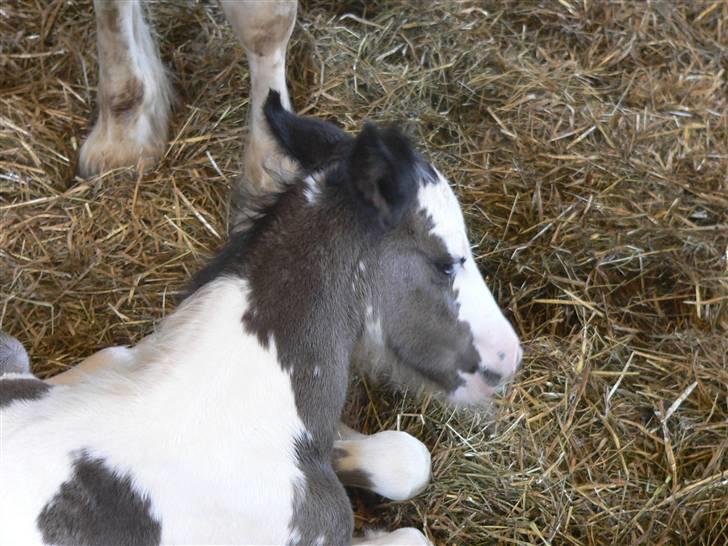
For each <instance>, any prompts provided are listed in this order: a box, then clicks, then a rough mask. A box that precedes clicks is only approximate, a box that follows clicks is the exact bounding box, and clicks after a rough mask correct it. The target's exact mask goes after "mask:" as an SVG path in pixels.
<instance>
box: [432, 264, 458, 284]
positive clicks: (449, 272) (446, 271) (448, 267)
mask: <svg viewBox="0 0 728 546" xmlns="http://www.w3.org/2000/svg"><path fill="white" fill-rule="evenodd" d="M460 263H461V262H460V260H446V261H442V262H437V263H436V264H435V266H436V267H437V270H438V271H439V272H440V273H442V274H443V275H445V276H446V277H448V278H449V279H452V278H453V277H455V273H457V270H458V267H459V266H460Z"/></svg>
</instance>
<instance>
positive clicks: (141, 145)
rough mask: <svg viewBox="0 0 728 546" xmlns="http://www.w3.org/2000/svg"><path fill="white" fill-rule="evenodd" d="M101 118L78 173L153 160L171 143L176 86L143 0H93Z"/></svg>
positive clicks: (142, 165)
mask: <svg viewBox="0 0 728 546" xmlns="http://www.w3.org/2000/svg"><path fill="white" fill-rule="evenodd" d="M94 9H95V11H96V32H97V42H98V53H99V56H98V59H99V83H98V91H97V105H98V119H97V120H96V124H95V125H94V127H93V129H92V130H91V133H90V134H89V136H88V138H87V140H86V142H84V144H83V146H82V147H81V153H80V157H79V172H80V174H81V175H82V176H92V175H94V174H98V173H100V172H102V171H104V170H107V169H112V168H116V167H126V166H134V165H137V166H139V167H140V168H141V169H144V168H146V167H148V166H150V165H152V164H154V163H155V162H156V161H157V160H158V159H159V158H160V157H161V155H162V153H163V152H164V149H165V146H166V144H167V134H168V127H167V125H168V122H169V113H170V104H171V102H172V95H173V93H172V88H171V86H170V84H169V81H168V78H167V74H166V70H165V68H164V66H163V65H162V62H161V61H160V59H159V52H158V50H157V45H156V43H155V42H154V39H153V38H152V35H151V33H150V31H149V27H148V26H147V24H146V22H145V21H144V14H143V11H142V6H141V4H140V2H139V0H129V1H122V0H94Z"/></svg>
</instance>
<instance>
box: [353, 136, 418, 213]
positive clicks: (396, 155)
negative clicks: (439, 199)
mask: <svg viewBox="0 0 728 546" xmlns="http://www.w3.org/2000/svg"><path fill="white" fill-rule="evenodd" d="M415 165H416V155H415V152H414V150H413V149H412V145H411V144H410V142H409V141H408V140H407V138H406V137H405V136H404V135H403V134H402V133H400V132H399V131H397V130H396V129H393V128H387V129H379V128H377V127H376V126H375V125H373V124H371V123H367V124H366V125H364V129H362V131H361V133H359V135H358V136H357V137H356V139H354V144H353V146H352V148H351V153H350V156H349V158H348V165H347V166H348V173H347V174H348V175H349V184H350V185H351V190H352V191H353V193H354V196H355V198H356V199H357V200H358V201H359V203H360V205H362V206H363V207H364V208H365V211H366V212H367V216H369V217H371V218H372V219H373V220H374V221H375V223H377V224H379V225H380V226H382V227H388V228H391V227H394V226H396V225H397V224H398V223H399V221H400V220H401V218H402V215H403V213H404V211H405V210H407V209H408V208H409V206H410V205H411V204H412V203H413V202H414V200H415V196H416V193H417V179H416V176H415V171H416V167H415Z"/></svg>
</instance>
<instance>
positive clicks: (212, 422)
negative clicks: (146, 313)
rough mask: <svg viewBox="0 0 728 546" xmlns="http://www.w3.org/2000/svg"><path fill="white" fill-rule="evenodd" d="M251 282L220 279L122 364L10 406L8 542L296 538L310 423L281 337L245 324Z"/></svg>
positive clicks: (2, 478)
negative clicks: (292, 526)
mask: <svg viewBox="0 0 728 546" xmlns="http://www.w3.org/2000/svg"><path fill="white" fill-rule="evenodd" d="M246 293H247V292H246V287H245V283H244V281H242V280H240V279H229V278H226V279H221V280H219V281H215V282H213V283H211V284H210V285H208V286H206V287H205V288H204V289H202V290H201V291H200V292H199V293H197V294H195V295H194V296H193V297H192V298H191V299H190V300H189V301H188V302H187V303H186V304H184V305H183V306H182V307H181V308H180V309H179V310H178V311H177V312H175V313H174V314H173V315H171V316H170V317H168V318H167V319H166V320H165V321H164V322H163V323H162V325H161V327H160V330H159V331H158V332H157V333H156V334H153V335H152V336H149V337H148V338H146V339H145V340H143V341H142V342H141V343H140V344H139V345H138V346H137V347H136V348H135V349H134V354H135V358H136V361H135V363H134V364H133V365H131V366H129V367H128V368H127V369H126V370H125V371H124V373H123V375H122V374H120V373H118V372H113V371H112V372H102V373H99V374H97V375H94V376H93V378H89V379H88V380H87V381H85V382H83V383H81V384H78V385H74V386H55V387H53V388H52V389H50V390H49V391H48V392H47V393H45V395H44V396H42V397H41V398H38V399H35V400H25V401H23V400H19V401H15V402H13V403H11V404H10V405H8V406H7V407H6V408H4V409H3V428H4V430H3V444H4V445H3V455H2V463H1V464H0V483H2V484H3V494H2V496H0V543H1V544H17V543H28V542H35V543H37V542H41V541H43V542H47V543H48V542H50V543H89V542H90V540H89V538H90V537H96V538H95V541H96V542H98V539H99V536H101V537H104V538H106V539H108V541H109V542H111V543H114V542H115V543H119V542H123V543H131V542H139V543H150V542H159V540H161V541H163V542H165V543H175V542H180V541H185V542H199V543H211V542H215V543H226V542H230V541H234V540H235V537H241V536H244V537H246V538H249V540H250V541H252V542H253V543H276V544H283V543H285V542H286V541H287V539H288V534H289V530H288V529H289V522H290V521H291V518H292V509H293V496H294V491H295V486H296V482H297V481H298V480H300V479H301V473H300V471H299V470H298V468H297V466H296V463H295V459H294V456H293V452H294V442H295V440H296V438H297V437H299V436H300V435H301V434H302V433H303V425H302V424H301V421H300V419H298V416H297V413H296V407H295V402H294V398H293V392H292V390H291V383H290V377H289V376H288V374H287V373H285V372H284V371H283V370H282V369H281V367H280V365H279V364H278V362H277V360H276V355H275V347H274V346H273V345H269V347H268V348H264V347H263V346H262V345H261V344H260V343H258V342H257V341H256V340H255V338H254V337H251V336H243V335H242V329H241V328H240V317H241V316H242V314H243V313H244V311H245V309H246V306H247V302H246ZM201 325H205V328H201V327H200V326H201ZM233 364H234V365H233ZM246 501H247V502H246ZM112 512H113V514H112ZM109 516H112V517H109ZM100 530H101V531H102V533H101V534H99V531H100Z"/></svg>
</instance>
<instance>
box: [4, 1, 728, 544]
mask: <svg viewBox="0 0 728 546" xmlns="http://www.w3.org/2000/svg"><path fill="white" fill-rule="evenodd" d="M89 4H90V3H89V2H83V3H76V2H66V1H60V0H53V1H48V2H36V1H32V0H18V1H16V2H11V3H5V4H3V5H2V6H0V40H2V42H0V43H1V48H2V49H1V51H0V283H1V284H0V325H1V327H2V329H3V330H5V331H7V332H9V333H11V334H13V335H15V336H17V337H18V338H19V339H20V340H21V341H22V342H23V343H25V344H26V346H27V347H28V349H29V352H30V354H31V358H32V360H33V362H34V368H35V371H36V372H37V373H38V374H39V375H40V376H42V377H47V376H50V375H52V374H54V373H57V372H59V371H62V370H64V369H66V368H67V367H68V366H71V365H72V364H73V363H75V362H77V361H78V360H79V359H80V358H81V357H83V356H86V355H88V354H90V353H91V352H92V351H95V350H97V349H99V348H102V347H104V346H108V345H111V344H126V343H133V342H135V341H137V340H139V339H140V338H141V337H142V336H143V335H145V334H146V333H148V332H150V331H151V330H152V328H153V327H154V324H155V323H157V322H158V321H159V319H160V318H162V317H163V316H164V315H165V314H166V313H169V312H170V310H171V309H172V308H173V305H174V300H175V296H176V294H177V293H178V292H179V290H180V289H181V287H182V286H183V285H184V283H185V281H186V280H187V279H188V278H189V277H190V275H191V274H192V273H193V272H194V271H195V270H196V269H197V268H199V267H200V265H201V264H202V263H203V262H204V260H205V258H206V257H207V256H209V255H211V254H212V253H213V252H214V251H215V249H217V248H218V247H219V246H220V245H221V244H222V242H223V241H224V238H225V232H226V227H225V224H224V218H225V207H226V200H227V195H228V190H229V185H230V183H231V181H232V180H233V179H234V178H235V176H236V174H237V173H238V172H239V162H240V155H241V154H240V152H241V142H242V140H243V138H244V135H245V120H246V113H247V106H248V78H247V69H246V66H245V62H244V58H243V54H242V51H241V48H240V47H239V46H238V45H237V42H236V41H235V39H234V36H233V35H232V34H231V31H230V30H229V28H228V27H227V25H226V23H225V21H224V18H223V17H222V16H221V13H220V10H219V8H218V7H217V5H215V4H214V3H212V4H211V3H207V2H203V3H194V2H182V1H180V2H160V3H154V4H152V5H151V6H150V11H151V12H153V15H154V17H153V20H154V21H155V28H156V29H157V31H158V32H159V35H160V40H161V41H160V46H161V50H162V55H163V59H164V61H165V62H166V63H167V64H168V66H170V67H171V69H172V71H173V72H174V74H175V77H176V81H175V87H176V89H177V90H178V93H179V95H180V100H179V103H178V106H177V109H176V111H175V116H174V120H173V124H172V135H173V141H172V142H171V144H170V145H169V148H168V150H167V153H166V155H165V157H164V159H163V160H162V161H161V163H160V165H159V167H158V168H157V169H156V170H154V171H152V172H149V173H147V174H145V175H142V176H138V175H136V174H135V173H134V172H132V171H131V170H121V171H119V172H114V173H110V174H106V175H104V176H101V177H98V178H94V179H91V180H81V179H79V178H76V177H75V175H74V173H75V161H76V156H77V151H78V147H79V144H80V142H82V139H83V137H84V135H85V134H86V132H87V131H88V119H89V117H90V116H91V115H92V112H93V108H94V86H95V81H96V70H95V60H94V59H95V45H94V44H95V43H94V33H95V30H94V21H93V14H92V12H91V9H90V5H89ZM727 21H728V3H726V2H725V1H718V2H699V1H694V2H687V1H685V2H667V1H664V2H662V1H654V2H623V3H616V2H606V1H601V2H595V1H591V0H583V1H582V0H559V1H553V2H533V1H522V2H521V1H515V0H511V1H503V0H501V1H497V2H496V1H493V2H489V1H488V2H457V3H456V2H424V3H415V2H407V1H405V0H395V1H391V2H366V5H365V4H364V3H360V2H344V3H341V2H332V1H320V2H313V1H310V2H305V3H304V5H303V6H302V8H301V9H300V15H299V24H298V26H297V29H296V32H295V35H294V39H293V41H292V45H291V50H290V58H289V59H290V63H289V64H290V68H289V77H290V85H291V88H292V92H293V96H294V101H295V106H296V108H297V110H299V111H302V112H305V113H309V114H312V115H316V116H321V117H324V118H327V119H331V120H335V121H336V122H337V123H339V124H341V125H342V126H344V127H345V128H346V129H347V130H356V128H358V127H360V126H361V123H362V122H363V121H364V120H366V119H373V120H378V121H395V120H396V121H398V122H399V123H400V124H402V125H404V126H405V127H406V128H407V130H408V131H409V132H410V134H412V136H413V137H414V139H415V140H416V141H418V142H419V143H420V144H421V146H422V147H423V149H424V150H425V151H426V152H427V153H428V155H429V156H430V157H431V158H432V159H433V161H434V162H435V164H436V165H438V167H439V168H440V169H441V170H442V171H443V172H444V173H445V174H446V175H447V176H449V178H450V180H451V181H452V182H453V184H454V185H455V187H456V189H457V192H458V194H459V195H460V198H461V201H462V204H463V208H464V210H465V214H466V218H467V222H468V224H469V229H470V232H471V238H472V241H473V242H474V245H475V252H476V255H477V257H478V260H479V263H480V264H481V266H482V269H483V271H484V273H485V274H486V275H487V281H488V283H489V285H490V286H491V287H492V289H493V292H494V294H495V295H496V298H497V299H498V301H499V302H501V303H502V305H503V306H504V307H505V308H506V309H507V313H508V314H509V316H510V317H511V318H512V320H513V322H514V323H515V325H516V328H517V330H518V331H519V333H520V334H521V336H522V338H523V340H524V345H525V349H526V356H525V360H524V365H523V370H522V371H521V372H520V373H519V375H518V378H517V380H516V381H515V383H514V384H513V385H512V387H511V388H510V390H509V391H508V392H507V393H506V394H505V395H504V396H503V397H502V398H501V399H500V400H499V401H498V402H497V403H496V405H495V407H494V408H493V409H492V410H491V411H489V412H469V411H454V410H453V409H452V408H448V407H446V406H444V405H442V404H440V403H439V402H437V401H436V400H433V399H430V398H427V397H425V398H422V397H414V396H412V395H411V394H407V395H406V396H403V395H402V394H393V393H390V392H389V391H388V390H386V389H382V388H381V387H379V386H377V385H374V384H371V383H368V382H366V381H363V380H359V381H358V383H357V384H356V385H355V386H354V387H353V388H352V396H351V402H350V408H349V420H350V421H351V422H352V423H354V424H356V425H357V426H359V427H362V428H363V429H364V430H367V431H376V430H379V429H382V428H390V427H399V428H400V429H402V430H408V431H410V432H411V433H413V434H414V435H416V436H417V437H419V438H421V439H422V440H423V441H425V442H426V443H427V445H428V446H429V447H430V449H431V450H432V453H433V470H434V476H433V483H432V485H431V486H430V487H429V489H428V490H427V491H426V492H425V493H424V494H423V495H421V496H420V497H418V498H417V499H415V500H413V501H412V502H406V503H385V502H383V501H382V500H381V499H377V498H372V497H371V496H367V495H359V496H355V498H354V499H353V500H354V503H355V505H356V507H357V526H359V527H360V528H363V527H369V526H379V527H388V528H393V527H395V526H399V525H415V526H418V527H421V528H422V527H424V528H425V529H426V532H427V533H428V535H429V536H430V537H431V538H432V539H433V540H434V542H435V543H437V544H443V545H444V544H459V545H477V544H495V543H503V544H515V543H518V544H612V543H622V544H716V545H717V544H725V543H726V542H727V541H728V386H727V385H728V366H727V360H728V356H727V353H728V335H727V330H728V312H727V309H728V265H727V264H726V260H727V258H728V178H727V174H726V173H728V108H727V104H726V97H727V94H726V89H727V87H726V67H727V62H728V24H727V23H726V22H727Z"/></svg>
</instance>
